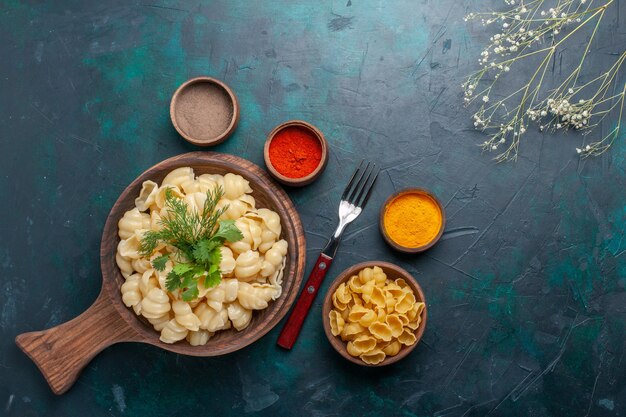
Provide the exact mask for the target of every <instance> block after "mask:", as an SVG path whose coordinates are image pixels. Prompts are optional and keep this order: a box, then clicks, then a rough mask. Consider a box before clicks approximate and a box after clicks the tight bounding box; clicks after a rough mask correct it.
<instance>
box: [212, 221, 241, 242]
mask: <svg viewBox="0 0 626 417" xmlns="http://www.w3.org/2000/svg"><path fill="white" fill-rule="evenodd" d="M213 238H214V239H215V238H222V239H225V240H226V241H227V242H237V241H239V240H241V239H243V234H242V233H241V231H240V230H239V229H238V228H237V226H236V225H235V221H234V220H220V221H219V229H218V230H217V233H216V234H215V235H214V236H213Z"/></svg>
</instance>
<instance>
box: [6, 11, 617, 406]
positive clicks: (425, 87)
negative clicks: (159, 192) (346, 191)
mask: <svg viewBox="0 0 626 417" xmlns="http://www.w3.org/2000/svg"><path fill="white" fill-rule="evenodd" d="M478 3H479V2H471V1H456V0H440V1H434V0H431V1H422V0H420V1H409V0H406V1H394V2H382V1H381V2H374V1H360V0H350V1H348V0H342V1H341V2H339V1H334V2H326V3H323V2H308V3H307V2H288V1H275V2H256V1H255V2H252V1H245V2H244V1H240V2H235V1H221V2H210V1H207V2H199V1H178V2H177V1H168V2H158V3H155V4H149V3H139V2H136V1H49V2H26V1H24V2H20V1H7V0H2V1H0V40H1V42H0V57H1V62H0V92H1V97H2V99H1V100H0V138H1V140H2V142H1V143H2V152H1V153H0V166H1V167H2V175H1V176H0V191H1V192H2V196H3V203H4V204H2V206H1V208H0V210H1V211H0V213H1V215H2V222H1V223H0V234H1V236H2V243H1V244H0V255H1V256H0V265H1V268H2V271H1V274H0V283H1V284H0V336H1V340H2V342H1V344H0V415H7V416H44V415H49V416H72V415H91V416H94V417H95V416H109V415H113V416H121V415H192V413H193V414H197V415H241V414H248V413H249V414H258V415H267V416H274V415H294V414H298V415H302V416H326V415H337V416H338V415H342V416H343V415H362V416H381V415H389V416H391V415H394V416H395V415H406V416H433V415H437V416H483V415H492V416H512V415H519V416H530V415H532V416H563V415H565V416H586V415H589V416H618V415H624V413H626V359H625V358H624V354H625V352H626V345H625V340H626V329H625V321H624V320H625V318H626V291H625V288H624V287H625V286H626V256H625V255H624V254H625V253H626V238H625V237H624V232H625V229H626V196H625V194H624V189H625V187H626V161H625V160H624V155H626V145H625V141H624V138H623V137H622V138H621V139H620V140H618V141H617V142H616V144H615V146H614V148H613V149H612V150H611V151H609V152H608V153H607V154H605V155H604V156H602V157H600V158H596V159H587V160H585V161H579V160H578V159H577V157H576V155H575V153H574V151H573V149H574V147H576V146H580V144H581V143H582V138H581V137H580V136H577V135H575V134H570V135H542V134H540V133H538V132H531V133H529V134H528V135H527V137H526V141H525V142H524V143H523V145H522V148H521V155H520V158H519V160H518V161H517V162H516V163H508V164H500V165H498V164H495V163H494V162H493V161H492V160H491V159H490V156H489V155H488V154H481V153H480V148H479V147H477V146H476V144H478V143H480V142H482V141H483V140H484V137H483V136H482V135H481V134H480V133H477V132H474V131H473V130H472V129H471V120H470V112H469V111H468V110H466V109H464V108H463V107H462V106H461V101H462V91H461V88H460V84H461V83H462V81H463V78H464V76H466V75H467V74H468V73H469V72H471V71H472V70H474V69H476V65H477V64H476V59H477V57H478V54H479V53H480V50H481V47H482V45H483V42H484V40H485V39H486V38H487V36H488V34H487V33H486V32H484V31H483V29H482V28H481V27H480V26H478V25H474V26H471V25H470V26H468V25H467V24H466V23H464V22H463V20H462V18H463V16H464V15H465V14H466V13H467V12H469V11H470V10H475V9H476V8H477V7H485V8H486V7H487V6H489V5H494V4H495V2H491V1H489V2H484V3H485V4H484V5H482V6H481V5H480V4H478ZM496 7H502V6H501V5H500V3H498V4H497V5H496ZM613 7H614V9H613V11H612V12H611V15H610V16H611V17H610V19H607V22H608V23H609V24H608V25H607V26H606V27H603V28H601V30H600V33H599V35H598V39H599V40H600V42H601V43H600V44H601V45H603V46H602V47H598V48H597V50H594V53H593V60H592V62H593V64H592V65H591V66H590V67H589V68H588V69H587V71H588V73H587V74H586V76H590V74H592V73H595V72H596V71H598V70H599V69H600V68H603V67H604V66H605V65H606V64H607V63H611V62H613V60H614V59H615V56H614V55H611V53H613V52H621V51H622V50H623V49H624V45H625V44H626V34H625V31H626V21H625V19H626V13H625V11H624V3H623V2H621V4H620V2H616V3H615V4H614V5H613ZM564 56H567V53H565V54H564ZM197 75H211V76H215V77H217V78H220V79H222V80H224V81H225V82H226V83H228V84H229V85H230V86H231V87H232V88H233V89H234V91H235V93H236V94H237V95H238V97H239V99H240V102H241V123H240V125H239V128H238V129H237V131H236V132H235V134H234V135H233V136H232V137H231V138H230V139H229V140H228V141H227V142H225V143H224V144H222V145H220V146H218V147H217V148H215V150H217V151H220V152H227V153H233V154H236V155H239V156H242V157H245V158H247V159H250V160H251V161H253V162H255V163H258V164H260V165H262V147H263V143H264V140H265V135H266V134H267V133H268V132H269V131H270V130H271V129H272V128H273V127H274V126H275V125H277V124H279V123H281V122H283V121H286V120H288V119H296V118H301V119H304V120H307V121H310V122H312V123H313V124H315V125H316V126H318V127H319V128H320V129H321V130H322V131H323V132H324V133H325V135H326V137H327V138H328V140H329V143H330V146H331V154H330V155H331V156H330V161H329V164H328V167H327V169H326V171H325V173H324V174H323V176H322V177H321V178H320V179H319V180H318V181H317V182H315V183H314V184H312V185H310V186H308V187H306V188H304V189H299V190H289V194H290V196H291V197H292V199H293V200H294V202H295V204H296V206H297V208H298V210H299V212H300V213H301V216H302V221H303V224H304V227H305V229H306V232H307V244H308V255H309V258H308V260H309V262H308V264H309V268H310V267H311V263H312V262H313V260H314V259H315V256H316V255H317V253H318V251H319V250H320V249H321V247H322V246H323V244H324V243H325V240H326V238H327V236H328V235H329V234H330V233H331V231H332V229H333V228H334V223H335V221H336V217H335V216H336V207H337V203H338V198H339V195H340V192H341V189H342V188H343V185H344V184H345V181H346V180H347V177H348V175H349V172H350V171H351V170H352V168H353V166H354V165H355V164H356V162H357V161H358V160H360V159H361V158H364V157H365V158H374V159H376V160H378V161H380V163H381V164H382V165H383V167H384V171H383V173H382V175H381V177H380V180H379V182H378V185H377V188H376V190H375V192H374V194H373V196H372V198H371V200H370V203H369V206H368V207H367V209H366V211H365V212H364V214H363V215H362V216H361V217H360V218H359V219H358V221H356V222H355V223H354V224H353V225H351V226H350V228H349V229H348V230H347V233H346V237H345V240H344V242H343V244H342V246H341V247H340V249H339V252H338V257H337V260H336V261H335V263H334V264H333V267H332V270H331V271H330V273H329V277H328V278H327V281H326V282H325V288H327V287H328V285H329V283H330V280H331V279H332V278H333V277H334V276H335V275H337V274H338V273H339V272H340V271H342V270H343V269H344V268H346V267H348V266H349V265H352V264H354V263H356V262H360V261H363V260H372V259H380V260H386V261H391V262H396V263H398V264H400V265H402V266H403V267H405V268H407V269H408V270H409V271H410V272H412V273H413V274H414V275H415V277H416V279H417V280H418V281H419V282H420V283H421V285H422V287H423V289H424V291H425V293H426V297H427V299H428V307H429V320H428V326H427V329H426V332H425V335H424V338H423V341H422V342H421V343H420V345H419V346H418V347H417V348H416V349H415V351H414V352H413V353H412V354H411V355H410V356H409V357H408V358H406V359H405V360H403V361H401V362H400V363H398V364H397V365H394V366H391V367H389V368H385V369H362V368H359V367H355V366H353V365H351V364H349V363H346V361H345V360H343V359H342V358H341V357H340V356H339V355H337V354H336V353H335V352H334V351H333V350H332V348H331V347H330V345H329V344H328V342H327V340H326V338H325V336H324V333H323V331H322V326H321V317H320V304H321V299H318V300H317V301H316V303H315V304H314V308H313V311H312V314H311V316H310V317H309V319H308V320H307V322H306V324H305V327H304V330H303V333H302V335H301V338H300V340H299V341H298V344H297V345H296V347H295V349H294V350H293V351H291V352H285V351H283V350H281V349H280V348H278V347H277V346H276V344H275V342H276V338H277V336H278V332H279V330H280V326H279V327H277V328H276V329H274V330H273V331H272V332H271V333H269V334H268V335H267V336H266V337H264V338H263V339H262V340H260V341H259V342H257V343H255V344H254V345H252V346H250V347H248V348H246V349H244V350H242V351H239V352H236V353H234V354H230V355H227V356H224V357H218V358H191V357H184V356H178V355H175V354H172V353H168V352H164V351H161V350H158V349H157V348H154V347H151V346H146V345H138V344H122V345H116V346H113V347H111V348H109V349H107V350H105V351H104V352H102V353H101V354H100V355H99V356H97V357H96V358H95V359H94V360H93V361H92V362H91V364H90V365H89V366H88V367H87V368H86V369H85V371H84V372H83V374H82V375H81V377H80V378H79V380H78V382H77V384H76V385H75V386H74V387H73V388H72V390H71V391H69V392H68V393H67V394H65V395H63V396H61V397H57V396H55V395H53V394H52V393H51V391H50V389H49V388H48V386H47V385H46V383H45V381H44V379H43V377H42V376H41V374H40V373H39V371H38V370H37V368H36V367H35V365H33V364H32V363H31V362H30V361H29V360H28V359H27V358H26V356H25V355H24V354H23V353H22V352H20V351H19V349H18V348H17V347H16V346H15V344H14V343H13V339H14V337H15V336H16V335H17V334H19V333H22V332H25V331H31V330H37V329H42V328H48V327H51V326H54V325H57V324H60V323H62V322H65V321H67V320H69V319H71V318H73V317H75V316H76V315H78V314H79V313H81V312H82V311H84V310H85V309H86V308H87V307H88V306H89V305H90V304H91V303H92V302H93V301H94V299H95V297H96V295H97V293H98V291H99V289H100V280H101V277H100V271H99V259H98V258H99V251H98V249H99V243H100V234H101V230H102V227H103V224H104V220H105V218H106V215H107V213H108V211H109V209H110V207H111V206H112V204H113V202H114V201H115V199H116V198H117V196H118V194H119V193H120V192H121V191H122V190H123V189H124V188H125V186H126V185H127V184H128V183H130V182H131V181H132V180H133V179H134V178H135V177H136V176H137V175H138V174H139V173H140V172H142V171H143V170H145V169H146V168H148V167H149V166H151V165H153V164H154V163H156V162H159V161H161V160H163V159H165V158H167V157H170V156H172V155H176V154H180V153H183V152H187V151H191V150H195V149H196V148H194V147H192V146H191V145H188V144H186V143H185V142H184V141H183V140H182V139H181V138H180V137H179V136H178V135H177V134H176V132H175V130H174V129H173V128H172V126H171V122H170V120H169V99H170V97H171V94H172V93H173V91H174V90H175V89H176V87H177V86H178V85H179V84H180V83H182V82H183V81H184V80H186V79H187V78H190V77H192V76H197ZM523 75H524V74H520V75H519V76H523ZM553 75H554V76H557V75H558V73H557V74H553ZM512 76H514V75H512ZM609 124H610V123H609ZM609 124H607V126H605V127H604V131H608V130H609V129H610V126H609ZM405 186H420V187H425V188H428V189H430V190H432V191H434V192H435V193H436V194H437V195H438V197H439V198H440V199H441V200H442V201H443V202H444V203H445V205H446V210H447V214H448V225H447V229H448V233H447V234H446V235H445V236H444V239H442V241H441V242H440V243H439V244H437V245H436V246H435V247H434V248H433V249H432V250H430V251H428V252H427V253H425V254H423V255H419V256H402V255H399V254H397V253H394V252H392V251H391V250H390V249H389V248H388V247H387V246H385V244H384V243H383V241H382V238H381V236H380V234H379V231H378V224H377V220H378V210H379V207H380V205H381V204H382V202H383V201H384V199H385V198H386V197H387V196H388V195H389V194H390V193H392V192H393V191H395V190H398V189H400V188H402V187H405ZM307 271H308V269H307ZM320 298H321V297H320Z"/></svg>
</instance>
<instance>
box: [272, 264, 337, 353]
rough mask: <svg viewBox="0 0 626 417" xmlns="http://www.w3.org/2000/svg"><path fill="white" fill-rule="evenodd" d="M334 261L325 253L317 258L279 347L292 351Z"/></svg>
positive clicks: (279, 339)
mask: <svg viewBox="0 0 626 417" xmlns="http://www.w3.org/2000/svg"><path fill="white" fill-rule="evenodd" d="M332 261H333V258H331V257H330V256H327V255H324V254H323V253H321V254H320V256H319V258H317V261H316V262H315V266H314V267H313V270H312V271H311V275H309V279H308V280H307V281H306V284H304V288H303V289H302V292H301V293H300V297H299V298H298V301H297V302H296V306H295V307H294V308H293V310H292V311H291V314H290V315H289V319H287V323H285V326H284V327H283V330H282V331H281V332H280V336H278V346H280V347H283V348H285V349H291V348H292V347H293V345H294V343H296V340H297V339H298V335H299V334H300V329H302V325H303V324H304V319H305V318H306V316H307V314H308V313H309V310H310V309H311V305H312V304H313V300H315V296H316V295H317V292H318V291H319V289H320V286H321V284H322V280H324V276H326V272H327V271H328V267H329V266H330V264H331V263H332Z"/></svg>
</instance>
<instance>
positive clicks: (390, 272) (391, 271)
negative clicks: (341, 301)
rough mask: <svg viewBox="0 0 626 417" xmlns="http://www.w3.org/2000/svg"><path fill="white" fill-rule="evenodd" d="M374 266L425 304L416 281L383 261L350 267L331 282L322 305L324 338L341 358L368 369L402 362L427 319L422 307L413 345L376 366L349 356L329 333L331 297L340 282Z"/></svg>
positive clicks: (343, 345) (344, 345)
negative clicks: (401, 284) (397, 280)
mask: <svg viewBox="0 0 626 417" xmlns="http://www.w3.org/2000/svg"><path fill="white" fill-rule="evenodd" d="M374 266H379V267H380V268H382V270H383V271H384V272H385V274H387V278H389V279H396V278H402V279H404V280H405V281H406V283H407V284H408V285H409V287H411V289H412V290H413V293H414V294H415V299H416V300H417V301H418V302H420V301H421V302H423V303H426V298H425V297H424V292H423V291H422V287H420V285H419V284H418V283H417V281H415V279H414V278H413V277H412V276H411V274H409V273H408V272H407V271H406V270H404V269H403V268H400V267H399V266H397V265H394V264H392V263H389V262H383V261H367V262H361V263H359V264H356V265H354V266H351V267H350V268H348V269H346V270H345V271H343V272H342V273H341V274H339V276H338V277H337V278H336V279H335V280H334V281H333V283H332V284H331V286H330V288H329V289H328V292H327V293H326V297H325V298H324V304H323V305H322V323H323V324H324V333H326V337H327V338H328V341H329V342H330V344H331V345H332V347H333V348H334V349H335V350H336V351H337V352H339V354H340V355H341V356H343V357H344V358H346V359H347V360H349V361H350V362H352V363H355V364H357V365H361V366H368V367H378V366H385V365H391V364H392V363H396V362H398V361H399V360H402V359H403V358H405V357H406V356H407V355H408V354H409V353H411V351H412V350H413V349H415V346H417V344H418V343H419V341H420V339H421V338H422V335H423V334H424V329H426V319H427V317H428V306H424V311H422V322H421V323H420V325H419V327H418V328H417V329H415V338H416V341H415V343H414V344H413V345H411V346H402V349H400V352H398V354H397V355H395V356H387V357H386V358H385V360H383V361H382V362H381V363H379V364H377V365H370V364H367V363H365V362H363V361H362V360H361V359H360V358H355V357H354V356H351V355H350V354H348V351H347V348H346V342H344V341H343V340H341V338H340V337H339V336H333V334H332V333H331V332H330V319H329V318H328V314H329V313H330V310H331V309H332V307H333V300H332V296H333V293H334V292H335V290H336V289H337V287H339V285H341V283H342V282H347V281H348V280H349V279H350V277H352V276H353V275H356V274H358V273H359V271H360V270H361V269H363V268H371V267H374Z"/></svg>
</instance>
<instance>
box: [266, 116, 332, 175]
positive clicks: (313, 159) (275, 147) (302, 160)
mask: <svg viewBox="0 0 626 417" xmlns="http://www.w3.org/2000/svg"><path fill="white" fill-rule="evenodd" d="M263 157H264V158H265V165H266V166H267V169H268V171H269V173H270V175H272V177H274V179H276V180H277V181H278V182H280V183H282V184H285V185H289V186H292V187H301V186H303V185H307V184H310V183H312V182H313V181H315V180H316V179H317V178H318V177H319V176H320V175H321V174H322V172H323V171H324V168H325V167H326V163H327V162H328V143H327V142H326V138H325V137H324V135H323V134H322V132H321V131H320V130H319V129H318V128H316V127H315V126H313V125H312V124H310V123H307V122H305V121H302V120H290V121H288V122H285V123H282V124H280V125H278V126H276V127H275V128H274V129H273V130H272V131H271V132H270V133H269V135H267V141H266V142H265V148H264V150H263Z"/></svg>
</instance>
